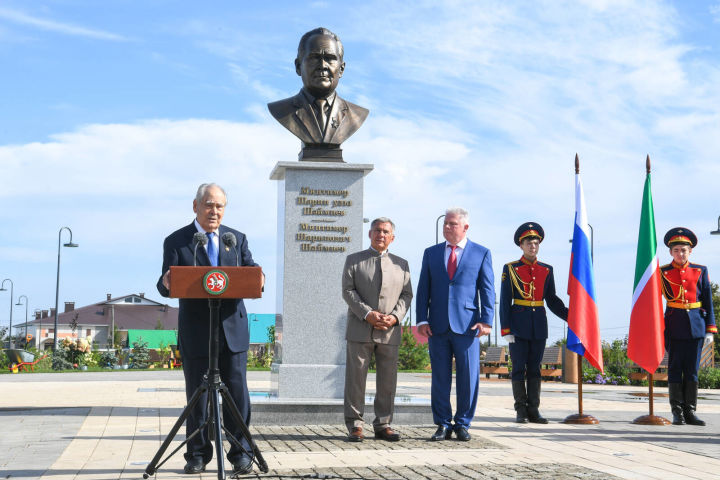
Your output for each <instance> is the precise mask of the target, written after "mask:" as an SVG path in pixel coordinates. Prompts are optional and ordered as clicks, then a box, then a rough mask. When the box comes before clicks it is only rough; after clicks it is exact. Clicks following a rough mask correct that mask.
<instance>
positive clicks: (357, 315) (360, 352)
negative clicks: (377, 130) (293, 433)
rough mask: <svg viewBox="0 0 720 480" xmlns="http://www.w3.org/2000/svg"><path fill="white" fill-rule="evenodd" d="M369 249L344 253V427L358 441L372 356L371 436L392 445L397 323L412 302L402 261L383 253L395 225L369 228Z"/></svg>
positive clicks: (386, 222)
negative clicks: (346, 314)
mask: <svg viewBox="0 0 720 480" xmlns="http://www.w3.org/2000/svg"><path fill="white" fill-rule="evenodd" d="M369 237H370V248H368V249H367V250H363V251H362V252H357V253H353V254H350V255H348V257H347V259H346V260H345V269H344V271H343V280H342V291H343V298H344V299H345V302H347V304H348V323H347V332H346V335H345V339H346V340H347V362H346V365H345V425H346V426H347V428H348V432H349V435H348V440H349V441H351V442H361V441H362V440H363V438H364V436H363V429H362V425H363V413H364V407H365V382H366V380H367V372H368V366H369V365H370V359H371V357H372V355H373V353H375V363H376V371H377V373H376V386H375V390H376V394H375V405H374V407H375V420H373V429H374V430H375V438H379V439H382V440H387V441H390V442H397V441H398V440H400V435H399V434H398V433H397V432H395V431H393V430H392V428H390V422H391V421H392V416H393V407H394V406H395V387H396V386H397V366H398V347H399V346H400V338H401V326H400V321H401V320H402V319H403V318H404V317H405V312H406V311H407V309H408V307H409V306H410V300H412V296H413V294H412V285H411V283H410V269H409V267H408V263H407V261H406V260H404V259H402V258H400V257H398V256H396V255H393V254H391V253H389V252H388V246H389V245H390V244H391V243H392V241H393V240H394V239H395V224H394V223H393V222H392V221H391V220H390V219H389V218H385V217H380V218H377V219H375V220H373V222H372V224H371V226H370V232H369Z"/></svg>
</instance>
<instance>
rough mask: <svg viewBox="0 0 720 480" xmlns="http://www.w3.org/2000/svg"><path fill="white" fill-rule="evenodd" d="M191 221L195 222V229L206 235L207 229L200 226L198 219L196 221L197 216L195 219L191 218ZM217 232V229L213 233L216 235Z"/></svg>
mask: <svg viewBox="0 0 720 480" xmlns="http://www.w3.org/2000/svg"><path fill="white" fill-rule="evenodd" d="M193 221H194V222H195V228H197V231H198V232H200V233H204V234H206V235H207V234H208V233H209V232H208V231H207V230H205V229H204V228H203V227H201V226H200V224H199V223H198V221H197V218H196V219H195V220H193ZM218 230H219V229H218ZM217 234H218V231H217V230H215V235H216V236H217Z"/></svg>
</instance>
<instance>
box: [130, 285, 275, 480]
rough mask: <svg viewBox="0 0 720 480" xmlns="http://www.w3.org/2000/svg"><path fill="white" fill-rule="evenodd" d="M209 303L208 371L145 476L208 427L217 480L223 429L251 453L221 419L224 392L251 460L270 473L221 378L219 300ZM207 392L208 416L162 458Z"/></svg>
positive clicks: (222, 468) (222, 472)
mask: <svg viewBox="0 0 720 480" xmlns="http://www.w3.org/2000/svg"><path fill="white" fill-rule="evenodd" d="M208 303H209V308H210V346H209V366H208V371H207V373H206V374H205V376H204V377H203V382H202V384H201V385H200V386H199V387H198V388H197V389H196V390H195V392H194V393H193V395H192V397H191V398H190V401H189V402H188V404H187V406H186V407H185V409H184V410H183V411H182V413H181V414H180V417H179V418H178V419H177V421H176V422H175V425H173V427H172V429H171V430H170V433H169V434H168V436H167V437H166V438H165V440H164V441H163V443H162V445H160V448H159V449H158V451H157V453H155V456H154V457H153V459H152V461H151V462H150V463H149V464H148V466H147V468H145V473H143V478H144V479H147V478H149V477H150V475H153V474H154V473H155V472H157V470H158V468H159V467H161V466H162V465H163V464H164V463H165V462H167V461H168V460H169V459H170V457H172V456H173V455H175V453H177V452H178V451H179V450H180V449H181V448H182V447H183V446H185V444H187V442H188V441H190V439H192V438H193V437H195V436H196V435H198V434H199V433H200V432H201V431H202V430H203V429H205V428H208V429H209V430H210V431H211V437H212V438H213V440H214V441H215V455H216V459H217V464H218V469H217V472H218V480H225V461H224V458H223V444H222V432H223V431H224V432H225V435H226V437H227V439H228V440H229V441H230V442H231V443H232V444H233V445H234V446H236V447H238V448H240V450H241V451H242V452H244V453H245V454H247V455H250V452H248V451H247V450H245V448H244V447H243V446H242V444H241V443H240V441H239V440H238V439H237V438H235V437H234V436H233V435H232V433H231V432H230V431H229V430H228V429H227V428H226V427H225V426H224V425H223V424H222V419H221V417H220V395H222V399H223V405H225V407H226V408H227V410H228V411H229V412H230V415H231V416H232V418H233V420H234V421H235V424H236V425H237V426H238V427H239V428H240V432H241V433H242V437H243V438H244V439H245V440H247V443H248V444H249V445H250V450H251V451H252V455H250V458H251V460H252V461H253V462H254V463H255V464H256V465H257V466H258V468H259V469H260V471H261V472H263V473H267V472H268V465H267V462H266V461H265V459H264V458H263V456H262V453H260V450H258V448H257V445H256V444H255V441H254V440H253V438H252V435H251V434H250V430H248V427H247V425H246V424H245V421H244V420H243V418H242V416H241V415H240V412H239V410H238V408H237V405H236V404H235V401H234V400H233V398H232V397H231V396H230V393H229V392H228V389H227V387H226V386H225V384H223V383H222V380H221V379H220V369H219V368H218V354H219V350H220V348H219V344H220V341H219V333H218V329H219V324H220V320H219V319H220V299H219V298H209V299H208ZM206 392H207V394H208V395H207V404H206V407H205V408H206V409H207V419H206V420H205V422H203V424H202V425H200V426H199V427H198V428H197V429H196V430H195V431H194V432H192V433H191V434H190V435H188V437H187V438H186V439H185V441H184V442H182V443H181V444H180V446H178V447H177V448H176V449H175V450H173V451H172V452H170V454H169V455H168V456H167V457H165V459H164V460H162V461H161V458H162V456H163V455H164V454H165V451H166V450H167V449H168V447H169V446H170V442H172V440H173V438H175V435H176V434H177V432H178V430H180V427H182V425H183V423H185V420H186V419H187V418H188V416H189V415H190V412H191V411H192V409H193V407H195V405H196V404H197V403H198V402H199V401H200V399H201V398H202V395H203V394H204V393H206Z"/></svg>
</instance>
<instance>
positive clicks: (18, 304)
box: [15, 295, 28, 348]
mask: <svg viewBox="0 0 720 480" xmlns="http://www.w3.org/2000/svg"><path fill="white" fill-rule="evenodd" d="M23 298H24V299H25V346H24V347H23V348H27V344H28V338H27V334H28V333H27V316H28V298H27V295H20V296H19V297H18V301H17V303H16V304H15V305H16V306H18V307H19V306H21V305H22V303H20V300H22V299H23Z"/></svg>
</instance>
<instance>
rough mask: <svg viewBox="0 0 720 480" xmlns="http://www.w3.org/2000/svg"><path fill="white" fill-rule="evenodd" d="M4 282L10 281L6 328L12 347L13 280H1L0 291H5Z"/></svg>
mask: <svg viewBox="0 0 720 480" xmlns="http://www.w3.org/2000/svg"><path fill="white" fill-rule="evenodd" d="M5 282H10V328H9V329H8V339H9V341H10V348H13V339H12V311H13V308H12V307H13V289H14V288H15V285H13V281H12V280H10V279H9V278H6V279H5V280H3V281H2V284H1V285H0V292H5V291H7V288H5Z"/></svg>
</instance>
